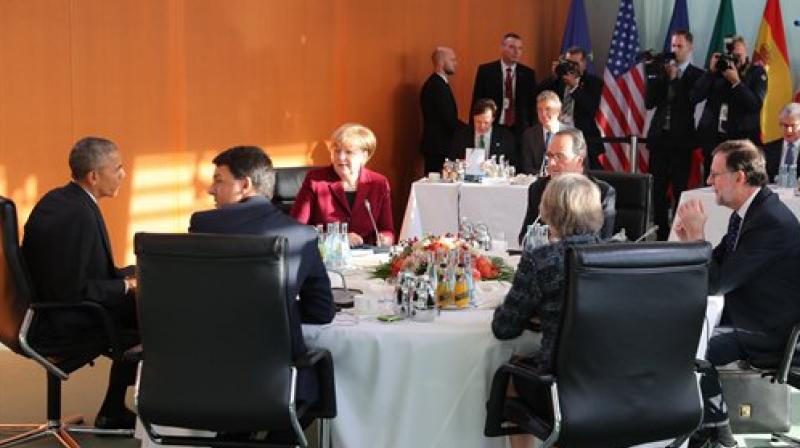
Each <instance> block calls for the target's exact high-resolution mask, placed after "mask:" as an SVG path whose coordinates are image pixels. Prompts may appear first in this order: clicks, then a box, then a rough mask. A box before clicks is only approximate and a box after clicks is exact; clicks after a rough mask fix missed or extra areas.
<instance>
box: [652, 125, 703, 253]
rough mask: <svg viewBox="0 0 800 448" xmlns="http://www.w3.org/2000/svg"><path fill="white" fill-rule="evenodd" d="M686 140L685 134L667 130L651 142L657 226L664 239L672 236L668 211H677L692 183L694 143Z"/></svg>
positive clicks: (654, 218) (654, 217)
mask: <svg viewBox="0 0 800 448" xmlns="http://www.w3.org/2000/svg"><path fill="white" fill-rule="evenodd" d="M686 140H687V138H686V137H685V136H679V135H675V134H672V133H669V132H668V133H666V134H664V135H662V136H661V137H659V138H657V139H653V140H652V141H650V142H649V143H648V148H649V150H650V162H649V165H650V174H652V175H653V220H654V221H655V224H656V225H657V226H658V239H659V240H662V241H663V240H666V239H667V238H668V237H669V231H670V222H669V213H670V211H671V210H673V211H674V207H675V206H676V205H677V204H678V200H679V199H680V196H681V193H683V192H684V191H686V185H687V184H688V182H689V169H690V168H691V162H692V152H693V151H694V147H693V146H694V145H692V144H691V143H688V142H687V141H686ZM687 143H688V144H687ZM670 184H671V185H672V201H671V200H670V198H669V186H670Z"/></svg>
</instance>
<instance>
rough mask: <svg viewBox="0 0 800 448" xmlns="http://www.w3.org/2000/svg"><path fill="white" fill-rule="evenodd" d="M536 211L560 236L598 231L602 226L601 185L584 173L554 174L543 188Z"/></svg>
mask: <svg viewBox="0 0 800 448" xmlns="http://www.w3.org/2000/svg"><path fill="white" fill-rule="evenodd" d="M539 215H540V216H541V218H542V221H543V222H544V223H545V224H548V225H549V226H550V229H551V231H553V232H554V233H555V234H556V236H558V237H559V238H564V237H567V236H571V235H577V234H581V233H598V232H599V231H600V228H601V227H603V207H602V206H601V205H600V189H599V188H598V187H597V185H595V183H594V182H592V181H591V180H589V179H588V178H587V177H586V176H584V175H583V174H576V173H564V174H561V175H559V176H556V177H554V178H553V179H551V180H550V182H549V183H548V184H547V188H545V189H544V193H543V194H542V201H541V203H540V204H539Z"/></svg>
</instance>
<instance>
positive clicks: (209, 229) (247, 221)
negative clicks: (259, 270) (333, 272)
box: [189, 196, 336, 356]
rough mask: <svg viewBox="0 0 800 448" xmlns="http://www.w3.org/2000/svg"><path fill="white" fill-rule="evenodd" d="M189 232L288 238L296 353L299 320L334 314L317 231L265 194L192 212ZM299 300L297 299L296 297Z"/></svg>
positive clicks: (300, 346) (301, 349) (324, 319)
mask: <svg viewBox="0 0 800 448" xmlns="http://www.w3.org/2000/svg"><path fill="white" fill-rule="evenodd" d="M189 232H192V233H197V232H199V233H222V234H242V235H266V236H285V237H286V238H287V239H288V241H289V252H288V257H287V258H288V268H289V271H288V273H287V285H286V297H287V298H288V299H289V300H290V306H289V319H290V321H291V325H292V344H293V348H294V354H295V356H299V355H300V354H302V353H305V351H306V350H305V344H304V343H303V337H302V334H301V331H300V323H301V322H302V323H310V324H326V323H328V322H330V321H331V320H333V316H334V314H335V313H336V310H335V307H334V305H333V296H332V295H331V283H330V280H329V279H328V274H327V272H326V271H325V265H324V264H323V263H322V258H321V257H320V254H319V249H318V248H317V232H316V231H315V230H314V228H313V227H310V226H304V225H301V224H298V223H297V222H296V221H295V220H293V219H292V218H290V217H289V216H286V215H285V214H284V213H283V212H281V211H280V210H278V209H277V208H275V206H274V205H272V204H271V203H270V202H269V200H268V199H267V198H265V197H262V196H258V197H251V198H247V199H245V200H244V201H242V202H238V203H236V204H230V205H226V206H223V207H220V208H217V209H214V210H206V211H202V212H197V213H194V214H193V215H192V218H191V223H190V225H189ZM298 295H299V297H300V300H299V301H298V300H297V297H298Z"/></svg>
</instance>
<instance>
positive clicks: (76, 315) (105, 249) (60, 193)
mask: <svg viewBox="0 0 800 448" xmlns="http://www.w3.org/2000/svg"><path fill="white" fill-rule="evenodd" d="M69 166H70V169H71V170H72V181H71V182H69V183H68V184H67V185H65V186H63V187H59V188H56V189H54V190H51V191H50V192H48V193H47V194H45V195H44V197H42V199H41V200H40V201H39V203H37V204H36V206H35V207H34V208H33V211H32V212H31V215H30V217H29V218H28V222H27V223H26V224H25V237H24V240H23V242H22V253H23V256H24V257H25V261H26V263H27V265H28V267H29V269H30V274H31V280H32V283H33V287H34V290H35V292H36V297H37V300H38V301H41V302H56V303H76V302H81V301H91V302H95V303H98V304H100V305H101V306H103V308H105V309H106V310H107V311H108V312H109V314H110V315H111V316H112V318H113V319H114V320H115V321H116V323H117V326H118V328H119V329H120V330H122V331H121V332H120V337H121V339H122V340H121V341H120V343H121V344H122V345H123V348H124V349H128V348H130V347H133V346H134V345H136V344H138V329H137V328H138V326H137V323H136V303H135V300H134V293H135V291H136V278H135V277H134V276H133V266H128V267H127V268H124V269H117V268H116V267H115V266H114V257H113V256H112V254H111V243H110V242H109V239H108V232H107V231H106V226H105V222H104V221H103V215H102V214H101V213H100V209H99V208H98V207H97V201H99V200H101V199H104V198H113V197H115V196H116V195H117V193H118V191H119V188H120V185H121V184H122V180H123V179H124V178H125V170H124V169H123V167H122V158H121V157H120V153H119V151H118V150H117V147H116V145H114V143H112V142H111V141H109V140H106V139H104V138H99V137H86V138H83V139H81V140H79V141H78V142H77V143H76V144H75V146H74V147H73V148H72V151H71V152H70V154H69ZM92 317H93V316H90V315H89V314H88V313H81V312H78V311H59V312H52V313H49V314H48V315H46V316H45V318H46V321H44V322H43V325H44V327H43V328H44V329H43V330H42V331H41V333H42V334H43V335H44V337H47V338H52V339H54V340H58V341H64V340H69V339H70V338H87V337H89V338H98V339H102V338H103V337H105V335H106V333H105V331H104V329H103V326H102V325H101V323H100V322H97V321H96V319H93V318H92ZM135 376H136V364H135V363H134V362H129V361H114V362H113V364H112V366H111V372H110V375H109V384H108V390H107V391H106V396H105V400H104V401H103V404H102V406H101V407H100V411H99V412H98V415H97V419H96V421H95V426H97V427H98V428H103V429H133V427H134V423H135V420H136V418H135V415H134V413H133V412H132V411H130V410H129V409H127V408H126V407H125V391H126V389H127V387H128V386H129V385H132V384H133V382H134V380H135Z"/></svg>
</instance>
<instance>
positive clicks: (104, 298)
mask: <svg viewBox="0 0 800 448" xmlns="http://www.w3.org/2000/svg"><path fill="white" fill-rule="evenodd" d="M22 253H23V256H24V258H25V262H26V263H27V264H28V268H29V269H30V274H31V280H32V283H33V287H34V289H35V292H36V297H37V300H39V301H43V302H64V303H74V302H80V301H83V300H90V301H93V302H97V303H99V304H101V305H103V306H104V307H106V308H107V309H108V310H109V311H112V313H113V312H114V311H115V310H120V309H123V308H124V301H125V300H133V299H132V298H131V297H126V294H125V282H124V280H123V279H124V277H125V274H132V273H133V272H132V269H131V268H126V269H117V268H116V267H115V266H114V259H113V257H112V255H111V244H110V243H109V241H108V233H107V231H106V226H105V222H104V221H103V216H102V215H101V213H100V209H99V208H98V207H97V204H96V203H95V202H94V200H93V199H92V198H91V196H89V193H87V192H86V191H85V190H84V189H83V188H81V187H80V186H79V185H78V184H76V183H74V182H70V183H68V184H67V185H65V186H63V187H60V188H56V189H54V190H51V191H49V192H48V193H47V194H45V195H44V196H43V197H42V199H41V200H40V201H39V202H38V203H37V204H36V206H35V207H34V208H33V211H32V212H31V214H30V217H29V218H28V222H27V223H26V224H25V237H24V239H23V241H22ZM53 316H55V315H53ZM92 322H93V320H90V319H89V318H88V317H87V316H85V315H83V314H82V313H76V312H63V313H59V314H58V315H57V316H55V317H53V318H52V319H51V323H53V324H55V325H58V326H60V328H62V329H65V326H69V327H76V326H83V325H92Z"/></svg>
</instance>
